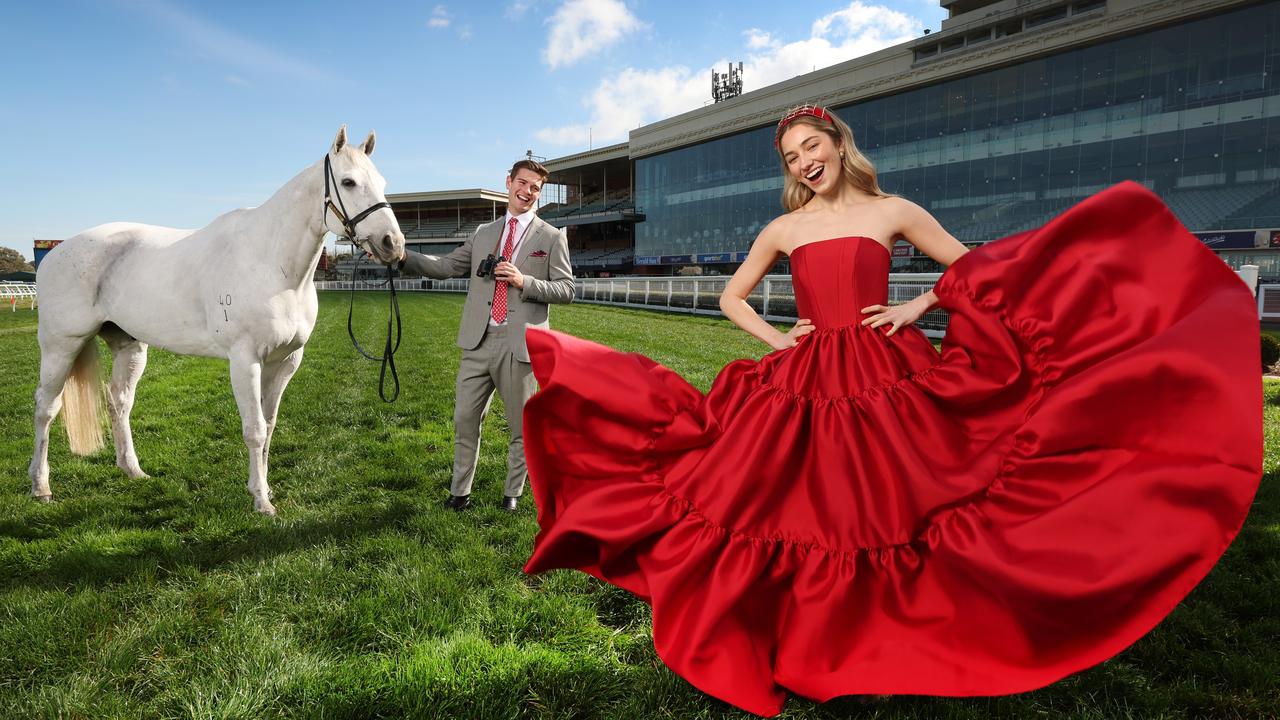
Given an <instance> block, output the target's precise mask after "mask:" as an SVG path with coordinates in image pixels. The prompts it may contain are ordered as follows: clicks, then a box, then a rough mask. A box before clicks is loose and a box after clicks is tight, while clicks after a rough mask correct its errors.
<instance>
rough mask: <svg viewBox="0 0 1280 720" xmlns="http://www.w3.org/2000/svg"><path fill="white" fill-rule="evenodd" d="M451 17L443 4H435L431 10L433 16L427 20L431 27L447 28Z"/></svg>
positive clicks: (428, 25)
mask: <svg viewBox="0 0 1280 720" xmlns="http://www.w3.org/2000/svg"><path fill="white" fill-rule="evenodd" d="M449 22H450V17H449V11H448V10H447V9H446V8H445V6H443V5H437V6H435V9H433V10H432V11H431V18H430V19H429V20H427V27H429V28H447V27H449Z"/></svg>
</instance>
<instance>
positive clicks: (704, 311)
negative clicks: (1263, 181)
mask: <svg viewBox="0 0 1280 720" xmlns="http://www.w3.org/2000/svg"><path fill="white" fill-rule="evenodd" d="M1237 274H1238V275H1239V276H1240V279H1241V280H1243V281H1244V282H1245V283H1246V284H1248V285H1249V287H1250V288H1251V289H1253V288H1255V287H1257V290H1256V291H1255V292H1256V294H1257V297H1258V314H1259V315H1260V316H1261V318H1262V320H1263V321H1264V322H1267V321H1280V285H1262V286H1261V287H1258V286H1257V281H1258V268H1257V266H1255V265H1246V266H1244V267H1242V268H1241V269H1240V270H1238V271H1237ZM940 277H942V275H941V274H940V273H890V275H889V303H890V304H897V303H901V302H906V301H908V300H910V299H912V298H914V297H916V296H917V295H919V294H920V293H923V292H925V291H926V290H928V289H930V288H932V287H933V284H934V283H936V282H937V281H938V278H940ZM728 281H729V276H727V275H715V276H710V277H706V276H702V277H616V278H579V279H578V280H577V281H576V282H575V286H576V291H575V298H574V301H575V302H586V303H598V304H601V305H615V306H619V307H631V308H644V309H648V310H666V311H669V312H680V313H693V314H698V315H719V314H720V293H722V292H724V286H725V283H727V282H728ZM467 282H468V279H467V278H451V279H449V280H426V279H400V280H396V290H397V291H400V292H458V293H461V292H466V291H467ZM385 286H386V283H385V281H365V280H358V281H356V289H357V290H380V289H382V288H384V287H385ZM316 289H318V290H350V289H351V281H349V280H331V281H324V282H317V283H316ZM747 301H748V302H749V303H750V304H751V307H753V308H755V311H756V312H758V313H760V315H761V316H763V317H764V318H765V319H766V320H771V321H774V322H794V321H795V319H796V317H797V316H796V296H795V289H794V288H793V286H792V284H791V277H790V276H788V275H766V276H765V277H764V278H763V279H762V280H761V281H760V284H759V285H757V286H756V289H755V290H754V291H753V292H752V293H751V296H750V297H749V298H748V299H747ZM917 326H918V327H919V328H920V329H921V330H923V331H924V334H925V335H928V336H929V337H933V338H940V337H942V336H943V335H944V334H946V330H947V313H946V312H944V311H942V310H931V311H930V312H928V313H925V316H924V317H922V318H920V321H919V322H918V323H917Z"/></svg>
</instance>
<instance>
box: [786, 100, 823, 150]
mask: <svg viewBox="0 0 1280 720" xmlns="http://www.w3.org/2000/svg"><path fill="white" fill-rule="evenodd" d="M805 115H808V116H809V117H816V118H818V119H819V120H823V121H825V122H828V123H830V122H831V113H829V112H827V109H826V108H824V107H818V106H817V105H808V104H805V105H801V106H800V107H798V108H796V109H794V110H792V111H791V112H788V113H787V114H786V115H785V116H784V117H783V118H782V119H781V120H779V121H778V129H777V130H776V131H774V133H773V146H774V147H778V143H780V142H781V141H782V131H783V130H786V129H787V126H788V125H790V124H791V121H793V120H795V119H796V118H798V117H802V116H805ZM832 124H834V123H832Z"/></svg>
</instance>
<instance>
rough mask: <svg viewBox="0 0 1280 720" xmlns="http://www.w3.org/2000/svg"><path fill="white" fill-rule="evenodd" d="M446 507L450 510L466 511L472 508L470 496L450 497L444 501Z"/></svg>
mask: <svg viewBox="0 0 1280 720" xmlns="http://www.w3.org/2000/svg"><path fill="white" fill-rule="evenodd" d="M444 506H445V507H447V508H449V509H450V510H459V511H461V510H466V509H467V508H469V507H471V496H470V495H450V496H449V499H448V500H445V501H444Z"/></svg>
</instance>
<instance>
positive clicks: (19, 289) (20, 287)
mask: <svg viewBox="0 0 1280 720" xmlns="http://www.w3.org/2000/svg"><path fill="white" fill-rule="evenodd" d="M0 300H7V301H8V302H9V310H10V312H17V311H18V303H19V302H28V301H29V302H30V303H31V309H32V310H34V309H35V307H36V284H35V283H25V282H6V283H0Z"/></svg>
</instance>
